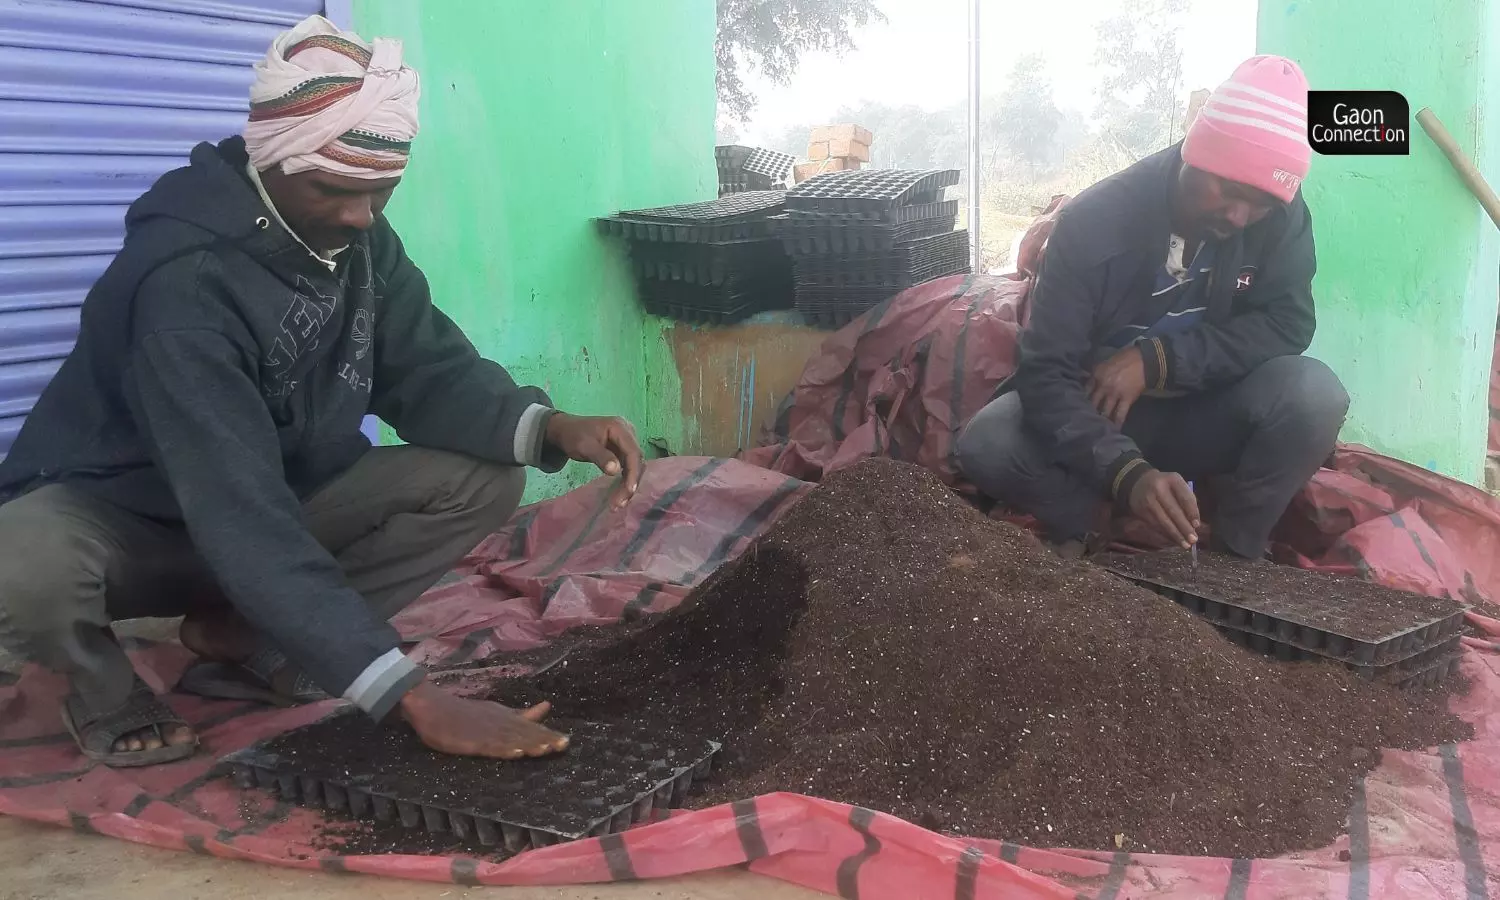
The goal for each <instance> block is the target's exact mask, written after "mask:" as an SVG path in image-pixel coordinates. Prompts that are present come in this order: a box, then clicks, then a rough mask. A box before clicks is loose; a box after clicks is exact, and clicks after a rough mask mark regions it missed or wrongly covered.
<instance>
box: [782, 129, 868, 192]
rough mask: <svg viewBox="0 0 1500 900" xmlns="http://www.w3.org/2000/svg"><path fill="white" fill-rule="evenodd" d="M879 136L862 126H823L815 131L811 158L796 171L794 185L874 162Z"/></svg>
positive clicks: (810, 147) (810, 146)
mask: <svg viewBox="0 0 1500 900" xmlns="http://www.w3.org/2000/svg"><path fill="white" fill-rule="evenodd" d="M874 142H875V136H874V135H872V134H870V132H869V129H866V128H861V127H859V126H858V125H823V126H821V127H818V128H814V129H813V132H812V137H811V139H810V140H809V141H808V145H807V159H808V161H807V162H805V163H799V164H798V165H797V167H796V169H795V170H794V171H793V179H792V180H793V182H794V183H796V184H801V183H802V182H804V181H806V180H807V179H809V178H812V177H813V176H814V175H822V174H823V173H824V172H843V171H845V170H848V169H858V168H861V167H863V166H864V164H865V163H867V162H869V161H870V145H871V144H872V143H874Z"/></svg>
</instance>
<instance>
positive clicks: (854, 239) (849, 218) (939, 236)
mask: <svg viewBox="0 0 1500 900" xmlns="http://www.w3.org/2000/svg"><path fill="white" fill-rule="evenodd" d="M957 183H958V171H957V170H956V169H939V170H932V171H908V170H904V169H868V170H856V171H845V172H828V173H826V174H823V175H818V176H816V177H814V178H810V179H808V180H807V181H805V182H803V183H802V184H799V185H797V186H796V187H795V188H793V189H792V190H791V191H789V192H788V193H787V198H786V212H785V213H783V214H782V215H780V216H777V217H776V219H775V220H774V227H775V229H776V231H777V233H778V234H779V235H780V236H781V240H782V244H783V245H784V246H785V247H786V250H787V252H788V253H789V254H791V257H792V267H793V273H794V279H795V282H796V306H797V310H798V311H799V312H801V313H802V315H803V317H804V318H805V319H807V320H808V321H809V322H811V323H812V324H815V325H823V326H828V327H838V326H841V325H844V324H846V323H847V322H849V321H850V320H851V319H854V318H856V317H857V316H859V315H861V314H862V313H864V312H866V311H868V310H869V309H870V308H871V307H873V306H875V305H877V304H878V303H880V302H881V301H883V300H885V299H887V298H888V297H891V296H892V295H894V294H898V293H900V292H901V291H903V290H905V289H907V288H909V287H912V286H913V285H917V284H921V283H922V282H924V281H931V280H932V279H934V278H941V277H943V276H945V275H954V274H958V273H962V272H968V271H969V238H968V232H967V231H954V230H953V229H954V224H955V223H956V221H957V218H958V203H957V201H953V200H945V199H944V198H943V194H944V191H945V189H946V188H948V187H951V186H952V185H954V184H957Z"/></svg>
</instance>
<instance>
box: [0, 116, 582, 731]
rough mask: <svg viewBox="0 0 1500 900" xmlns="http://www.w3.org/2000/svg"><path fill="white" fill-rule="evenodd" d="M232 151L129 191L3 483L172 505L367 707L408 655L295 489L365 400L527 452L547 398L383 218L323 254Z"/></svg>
mask: <svg viewBox="0 0 1500 900" xmlns="http://www.w3.org/2000/svg"><path fill="white" fill-rule="evenodd" d="M245 164H246V156H245V150H244V142H243V141H242V140H241V139H239V138H230V139H229V140H226V141H224V142H222V143H221V144H219V145H218V146H217V147H216V146H214V145H212V144H200V145H198V146H197V147H196V148H195V149H194V150H193V152H192V156H191V161H190V165H188V166H187V167H186V168H182V169H177V170H175V171H172V172H168V173H167V174H166V175H163V176H162V177H161V179H160V180H158V181H157V182H156V184H155V185H153V186H152V188H151V189H150V190H149V191H148V192H147V193H146V194H144V195H143V196H142V197H141V198H140V199H139V200H137V201H136V202H135V203H134V204H133V205H132V206H131V207H130V210H129V213H128V214H127V216H126V226H127V234H126V238H125V244H124V247H123V249H121V250H120V252H119V254H118V255H117V256H116V257H115V259H114V261H113V262H112V263H111V264H110V266H109V268H108V269H107V270H106V271H105V273H104V274H103V276H101V277H100V279H99V281H98V282H97V283H96V284H95V285H94V287H93V288H92V289H91V290H90V291H89V295H88V297H87V299H86V300H85V301H84V304H83V313H82V325H81V328H80V332H79V336H78V344H77V346H76V347H75V349H74V350H73V352H72V354H71V355H70V356H69V357H68V358H67V360H66V361H65V362H64V363H63V365H62V368H61V370H60V371H59V372H58V374H57V377H56V378H55V379H53V381H52V382H51V384H49V385H48V387H47V389H46V390H45V391H44V392H43V394H42V396H41V399H40V400H39V402H38V403H37V406H36V409H35V410H34V411H33V412H32V413H31V415H30V416H29V417H28V418H27V420H26V424H25V426H24V427H23V428H22V429H21V433H20V435H19V437H18V438H17V440H16V442H15V445H14V447H13V448H12V449H11V452H10V455H9V456H8V457H6V459H5V460H4V461H3V462H0V502H3V501H4V500H5V499H6V498H8V497H14V496H18V495H19V494H21V493H24V492H26V491H29V490H32V489H35V488H36V487H38V486H40V485H44V484H49V483H53V482H65V483H67V484H69V485H71V486H75V487H77V488H80V489H83V490H86V491H88V492H90V493H92V494H94V495H96V496H98V497H100V498H102V499H104V500H106V501H108V502H110V503H113V504H116V505H118V506H121V507H123V508H125V509H128V510H131V511H133V512H135V513H138V514H140V515H142V516H148V517H151V518H153V519H158V520H163V521H167V522H181V523H183V524H184V525H185V527H186V530H187V533H188V535H189V537H190V538H191V539H192V542H193V544H194V546H195V548H196V549H197V550H198V552H199V553H200V554H201V555H202V557H203V558H204V560H205V561H206V562H207V563H208V565H209V567H210V568H211V570H212V571H213V573H214V575H215V576H216V578H217V579H218V582H219V584H220V586H221V587H222V588H223V589H224V592H225V594H226V595H227V596H228V598H229V600H230V602H231V603H233V605H234V606H235V608H236V609H238V610H239V612H240V613H241V614H243V615H244V616H245V618H246V619H248V620H249V622H250V623H251V624H252V625H254V626H255V627H256V628H257V629H259V630H260V631H261V632H262V633H264V634H267V635H269V636H270V637H271V638H272V639H273V640H274V641H275V642H276V643H277V644H278V645H279V646H280V648H281V649H282V650H283V651H284V652H285V653H286V654H287V655H288V656H289V657H290V658H291V659H292V660H293V661H294V662H296V663H297V664H298V665H300V666H301V667H302V668H303V669H304V671H306V672H307V673H308V674H309V675H311V676H312V677H313V679H314V680H315V681H317V683H318V684H319V685H320V686H321V687H323V688H324V689H325V690H327V691H329V692H330V693H332V694H335V695H338V694H346V692H348V691H349V690H350V688H351V685H354V684H355V683H356V680H357V679H360V676H361V675H362V674H363V675H365V676H366V677H365V678H364V679H360V680H359V683H360V684H362V685H366V686H370V685H373V686H375V687H374V688H372V689H371V691H370V692H369V695H368V696H361V697H354V696H350V698H349V699H351V700H355V702H357V703H359V705H360V706H362V707H364V708H365V709H366V710H367V711H370V712H372V713H373V714H377V715H378V714H382V713H383V712H385V711H387V710H388V709H389V708H390V706H391V705H392V704H394V703H395V701H396V699H399V697H400V695H401V694H402V693H404V689H405V688H407V687H410V685H411V684H412V683H414V682H415V680H416V679H417V677H418V676H417V674H416V673H415V671H414V670H413V669H412V667H411V666H410V664H409V663H405V660H404V657H401V656H400V654H399V653H397V654H394V655H393V654H392V653H391V651H392V650H394V649H395V648H396V647H397V645H398V638H397V634H396V632H395V630H394V629H393V628H391V626H390V625H389V624H388V623H386V622H384V621H381V620H380V619H378V618H377V617H376V616H375V615H374V614H373V613H372V612H371V611H370V610H369V608H368V606H367V605H366V603H365V601H364V599H363V598H361V597H360V596H359V594H357V593H356V592H355V591H354V590H353V588H351V587H350V586H349V585H348V583H347V581H346V580H345V578H344V576H343V572H342V571H341V570H340V568H339V566H338V563H337V562H336V561H335V560H334V559H333V557H332V556H331V555H330V554H329V553H328V552H327V551H326V550H325V549H324V548H323V547H322V546H320V545H319V544H318V542H317V541H316V540H315V539H314V538H313V537H312V535H311V534H309V533H308V531H307V529H306V528H305V527H304V526H303V524H302V518H301V501H302V500H303V499H306V498H307V497H309V496H310V495H311V494H312V493H313V492H315V491H316V490H317V489H318V488H319V487H321V486H322V485H324V484H326V483H328V482H329V481H330V480H332V479H334V478H336V477H337V476H338V475H339V474H341V473H342V472H344V471H345V470H347V469H348V468H349V467H350V466H351V465H353V464H354V463H355V462H356V461H357V460H358V459H359V458H360V456H361V455H362V454H363V453H364V452H366V451H367V450H368V449H369V441H368V440H366V438H365V437H364V435H362V434H361V433H360V430H359V429H360V422H361V421H362V419H363V418H364V416H365V415H366V414H367V413H369V412H374V413H376V414H378V415H379V416H380V417H381V418H382V419H384V420H385V421H386V422H388V423H390V424H391V425H392V426H394V427H395V429H396V431H397V433H398V434H399V435H400V436H401V438H402V439H403V440H405V441H407V442H409V443H412V444H419V445H422V446H427V447H434V448H438V449H444V450H452V451H456V452H459V453H465V454H468V455H471V456H475V457H479V458H481V459H486V460H490V461H492V462H495V463H499V464H503V465H518V464H532V465H536V464H539V463H543V440H542V436H543V433H544V431H545V424H546V416H547V415H549V414H550V407H551V403H550V402H549V401H548V399H547V396H546V395H545V394H544V393H543V392H542V391H541V390H539V389H537V388H531V387H519V386H517V385H516V383H515V382H514V381H512V380H511V378H510V376H509V375H508V374H506V372H505V370H504V369H503V368H501V367H500V366H498V365H496V364H495V363H493V362H490V361H488V360H485V359H483V358H481V357H480V356H479V354H478V353H477V352H476V351H475V349H474V347H473V345H472V344H470V342H469V341H468V339H467V338H466V337H464V335H463V333H462V332H461V331H459V329H458V327H457V326H456V325H454V324H453V322H452V321H451V320H450V319H449V318H448V317H447V316H445V315H444V314H443V313H442V312H441V311H439V310H438V309H437V308H436V307H434V306H433V305H432V299H431V296H430V295H429V292H428V287H427V279H426V278H425V277H424V276H423V274H422V272H421V270H420V269H418V268H417V267H416V266H415V265H414V264H413V263H412V262H411V260H409V259H408V258H407V256H406V253H405V251H404V250H403V249H402V246H401V241H400V239H399V238H397V236H396V233H395V231H393V230H392V229H391V226H390V225H389V224H388V223H387V222H386V221H385V220H384V219H383V218H381V219H378V220H377V221H376V223H375V225H374V227H373V228H371V229H370V230H369V231H368V232H366V233H365V234H363V235H361V236H360V238H359V239H358V240H357V241H356V242H355V243H354V244H352V245H351V246H350V247H349V248H348V249H347V250H346V251H344V252H343V253H341V254H340V255H339V263H338V266H337V267H336V269H335V271H332V272H330V271H329V269H328V268H327V267H326V266H325V265H323V264H322V263H320V262H319V261H318V260H317V259H315V258H314V257H313V256H312V254H311V253H310V252H309V251H308V250H307V248H306V247H304V246H303V245H302V244H301V243H300V242H299V241H297V240H296V238H295V237H294V236H292V235H291V234H290V233H289V232H287V231H286V229H284V228H282V227H281V226H279V225H277V224H276V223H275V217H274V216H271V215H270V211H269V210H268V209H267V208H266V206H265V204H264V203H263V202H262V201H261V199H260V195H259V194H258V193H257V192H256V190H255V188H254V186H253V185H252V184H251V183H250V180H249V178H248V176H247V174H246V172H245ZM534 407H542V408H544V410H546V411H545V412H544V413H543V414H542V415H538V414H537V413H538V410H537V409H535V408H534ZM523 432H524V433H523ZM547 457H548V458H547V459H546V460H545V465H546V467H547V468H550V469H553V470H556V469H557V468H560V466H561V462H562V460H561V459H559V458H558V457H557V455H556V453H555V452H551V451H549V452H548V453H547ZM381 660H384V662H380V663H379V665H380V667H381V668H380V672H374V671H368V670H371V668H372V666H374V665H376V664H377V663H378V662H379V661H381ZM377 676H379V677H377Z"/></svg>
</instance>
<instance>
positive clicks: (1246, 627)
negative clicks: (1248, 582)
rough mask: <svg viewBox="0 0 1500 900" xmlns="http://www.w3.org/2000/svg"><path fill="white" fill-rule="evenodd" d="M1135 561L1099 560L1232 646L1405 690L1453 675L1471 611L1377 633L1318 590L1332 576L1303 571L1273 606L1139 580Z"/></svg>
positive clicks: (1455, 610)
mask: <svg viewBox="0 0 1500 900" xmlns="http://www.w3.org/2000/svg"><path fill="white" fill-rule="evenodd" d="M1138 559H1139V557H1136V556H1131V555H1124V554H1115V555H1109V556H1104V557H1100V558H1099V559H1098V562H1099V563H1100V564H1102V565H1103V566H1105V567H1106V568H1107V569H1109V570H1110V571H1111V572H1113V573H1114V574H1116V575H1118V576H1120V577H1122V578H1125V579H1127V580H1129V581H1131V582H1134V583H1135V584H1138V585H1140V586H1141V587H1144V588H1147V589H1149V590H1151V591H1154V592H1156V593H1158V594H1161V595H1162V596H1164V597H1167V598H1168V599H1170V600H1173V601H1175V602H1176V603H1178V604H1179V605H1181V606H1184V607H1186V608H1187V609H1188V610H1190V611H1192V612H1194V613H1196V614H1197V615H1199V616H1201V617H1203V618H1204V619H1207V620H1208V621H1209V622H1211V623H1212V624H1213V625H1214V626H1215V627H1216V628H1217V629H1218V630H1219V632H1220V633H1221V634H1223V635H1224V636H1225V637H1227V638H1229V639H1230V640H1231V641H1233V642H1235V643H1237V644H1240V645H1241V646H1244V647H1248V648H1249V649H1251V650H1254V651H1256V652H1259V653H1265V654H1268V655H1272V656H1275V657H1276V658H1277V659H1281V660H1287V661H1304V660H1325V661H1332V662H1336V663H1341V664H1342V665H1344V666H1346V667H1348V668H1349V669H1351V670H1352V671H1354V672H1356V673H1358V674H1359V675H1361V676H1363V677H1365V678H1369V679H1372V680H1377V681H1381V682H1384V683H1386V684H1393V685H1396V686H1399V687H1404V688H1411V689H1421V688H1430V687H1435V686H1437V685H1439V684H1441V683H1442V682H1443V681H1444V680H1445V679H1447V678H1448V676H1450V675H1452V674H1453V673H1454V672H1456V671H1458V665H1459V660H1460V657H1461V655H1462V654H1461V650H1462V638H1463V633H1464V613H1465V612H1466V611H1468V609H1469V607H1467V606H1464V605H1463V604H1460V603H1457V602H1454V603H1453V604H1452V608H1451V609H1450V610H1446V611H1443V612H1439V613H1431V612H1428V613H1417V612H1414V613H1413V615H1412V616H1411V619H1410V621H1408V622H1405V623H1403V624H1401V625H1399V626H1391V627H1388V628H1385V629H1383V630H1381V631H1380V633H1378V634H1377V633H1374V632H1372V631H1369V630H1367V629H1364V628H1362V623H1361V617H1360V611H1359V609H1358V606H1357V604H1356V605H1354V606H1350V605H1349V604H1348V603H1347V602H1344V601H1340V600H1338V599H1337V598H1331V597H1329V596H1327V595H1324V594H1323V593H1321V592H1320V591H1318V590H1317V579H1319V578H1333V577H1335V576H1331V575H1324V574H1321V573H1315V572H1305V573H1303V574H1305V575H1306V576H1307V578H1308V589H1307V590H1305V591H1304V592H1301V593H1299V594H1298V595H1297V596H1295V597H1290V596H1280V597H1277V598H1276V599H1275V602H1274V603H1273V602H1263V601H1258V600H1256V599H1254V598H1246V597H1236V598H1234V599H1233V600H1230V599H1228V598H1226V597H1214V596H1208V594H1209V593H1211V591H1209V590H1205V589H1203V588H1196V589H1193V588H1187V587H1184V586H1181V585H1178V584H1172V583H1169V581H1170V580H1169V579H1166V578H1161V577H1147V576H1144V575H1143V574H1142V573H1141V571H1140V569H1139V568H1138V567H1137V565H1135V564H1133V563H1134V562H1135V561H1136V560H1138ZM1247 564H1248V565H1261V564H1263V565H1268V566H1269V565H1273V564H1272V563H1269V562H1262V563H1247ZM1296 571H1300V570H1296ZM1393 593H1394V591H1393Z"/></svg>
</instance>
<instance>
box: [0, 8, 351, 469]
mask: <svg viewBox="0 0 1500 900" xmlns="http://www.w3.org/2000/svg"><path fill="white" fill-rule="evenodd" d="M323 4H324V0H111V2H86V0H0V457H3V456H4V455H5V453H6V451H8V450H9V449H10V446H11V443H12V442H13V441H14V440H15V436H16V433H17V432H19V431H20V429H21V422H22V421H23V420H24V419H25V417H26V414H27V413H28V412H29V411H30V410H31V408H32V406H33V405H34V404H35V403H36V399H37V396H38V395H39V394H40V393H41V391H42V388H43V387H44V386H46V384H47V382H48V380H50V379H51V378H52V375H53V373H55V372H56V371H57V368H58V366H59V365H61V364H62V360H63V357H65V356H67V354H68V351H69V350H70V349H72V346H73V342H74V340H75V339H76V337H77V334H78V309H79V305H80V304H82V303H83V298H84V295H85V294H86V293H87V292H88V289H89V287H90V286H91V285H92V284H93V282H94V279H96V278H97V277H98V276H99V273H101V272H103V271H104V267H105V266H106V265H108V263H109V260H110V257H111V256H112V255H113V254H114V252H115V251H116V250H118V249H119V247H120V242H121V239H122V238H123V236H124V217H125V209H126V207H127V206H129V205H130V202H131V201H132V200H134V199H135V198H136V197H138V196H140V195H141V193H143V192H144V191H145V190H146V188H148V187H149V186H150V185H151V183H152V182H153V181H154V180H155V179H156V177H157V176H159V175H161V174H162V173H163V172H166V171H167V170H169V169H173V168H176V167H177V166H180V165H182V164H184V162H186V159H187V153H188V151H189V150H190V149H191V148H192V146H193V145H194V144H196V143H198V142H199V141H204V140H218V139H220V138H223V137H227V136H229V135H231V134H235V133H238V132H239V131H240V129H241V128H242V126H243V125H244V122H245V116H246V112H247V110H248V108H249V104H248V101H247V99H246V91H247V89H248V88H249V84H250V79H251V77H252V73H251V70H250V66H251V64H252V63H254V62H255V61H256V60H257V59H259V58H260V57H261V56H262V55H263V54H264V53H265V51H266V47H267V46H268V45H269V44H270V41H271V38H272V37H273V36H274V35H275V34H276V32H278V31H280V30H282V29H284V28H286V27H287V26H289V25H292V24H294V23H296V22H297V21H299V20H301V19H302V18H304V17H306V16H308V15H311V14H312V13H315V12H320V11H321V10H322V9H323Z"/></svg>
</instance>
